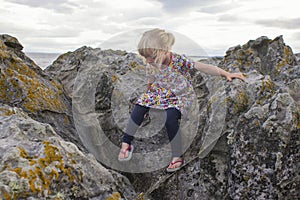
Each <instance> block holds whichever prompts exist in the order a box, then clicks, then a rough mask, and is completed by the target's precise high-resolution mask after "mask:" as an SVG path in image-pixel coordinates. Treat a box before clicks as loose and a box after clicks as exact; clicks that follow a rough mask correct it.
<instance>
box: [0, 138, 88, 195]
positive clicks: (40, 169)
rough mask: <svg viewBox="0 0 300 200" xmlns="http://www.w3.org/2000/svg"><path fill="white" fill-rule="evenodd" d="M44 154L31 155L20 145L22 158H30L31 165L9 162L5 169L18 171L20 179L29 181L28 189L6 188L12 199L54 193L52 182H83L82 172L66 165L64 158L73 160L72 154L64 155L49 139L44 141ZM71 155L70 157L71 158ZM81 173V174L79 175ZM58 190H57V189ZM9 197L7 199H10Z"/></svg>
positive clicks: (6, 192) (70, 165)
mask: <svg viewBox="0 0 300 200" xmlns="http://www.w3.org/2000/svg"><path fill="white" fill-rule="evenodd" d="M43 148H44V150H43V154H41V155H39V156H37V155H29V153H28V152H27V151H26V150H25V149H24V148H23V147H18V149H19V152H20V158H22V159H25V160H28V163H30V165H29V166H18V165H17V166H13V164H12V163H11V164H8V165H7V166H6V167H5V169H6V170H9V171H11V172H14V173H16V174H17V175H18V176H19V177H20V180H26V182H27V183H28V186H27V188H28V191H24V188H26V187H23V188H22V189H19V190H12V188H10V190H9V191H7V190H5V191H3V192H5V193H4V194H6V196H7V197H9V198H10V199H18V198H26V197H28V196H35V195H38V196H48V195H51V194H52V193H53V191H51V184H53V183H57V182H61V181H62V180H64V181H65V180H68V181H69V182H70V183H72V184H73V183H79V182H82V173H81V172H78V171H75V170H74V167H72V165H73V164H74V163H76V162H75V161H73V162H71V164H68V165H66V164H65V162H64V159H66V160H73V158H72V157H71V156H72V154H70V153H68V156H63V155H62V154H61V152H60V150H59V148H58V147H56V146H54V145H52V144H51V143H50V142H49V141H44V142H43ZM69 156H70V158H69ZM78 174H79V175H78ZM56 192H57V191H56ZM9 198H7V199H9Z"/></svg>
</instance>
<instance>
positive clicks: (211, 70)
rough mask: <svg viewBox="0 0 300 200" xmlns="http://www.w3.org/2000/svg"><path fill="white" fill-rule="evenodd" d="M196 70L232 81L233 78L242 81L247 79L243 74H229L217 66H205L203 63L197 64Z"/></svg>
mask: <svg viewBox="0 0 300 200" xmlns="http://www.w3.org/2000/svg"><path fill="white" fill-rule="evenodd" d="M195 68H196V69H197V70H199V71H201V72H203V73H206V74H209V75H213V76H218V75H219V76H223V77H225V78H227V80H229V81H232V79H233V78H239V79H241V80H243V81H244V80H245V77H244V76H243V74H241V73H230V72H227V71H225V70H223V69H221V68H219V67H217V66H214V65H209V64H204V63H201V62H195Z"/></svg>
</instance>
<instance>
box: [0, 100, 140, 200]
mask: <svg viewBox="0 0 300 200" xmlns="http://www.w3.org/2000/svg"><path fill="white" fill-rule="evenodd" d="M0 121H1V124H0V152H1V153H0V160H1V162H0V189H1V193H2V194H1V195H0V197H1V199H26V198H28V199H108V198H110V197H111V196H112V195H113V194H119V195H120V194H123V193H125V194H127V195H133V194H134V190H133V188H132V187H131V186H130V183H129V182H128V180H127V179H126V178H124V177H123V176H121V175H120V174H118V173H115V172H113V171H110V170H108V169H106V168H104V167H103V166H102V165H101V164H100V163H98V162H97V161H96V159H95V158H94V156H92V155H91V154H84V153H83V152H81V151H80V150H79V149H78V147H77V146H76V145H75V144H73V143H71V142H66V141H65V140H63V139H62V138H61V137H60V136H59V135H57V134H56V133H55V131H54V129H53V128H52V127H51V126H50V125H49V124H45V123H41V122H37V121H35V120H33V119H32V118H30V117H29V116H28V115H27V114H26V113H25V112H24V111H22V110H21V109H19V108H16V107H9V106H6V105H2V106H1V107H0ZM130 192H131V193H132V194H131V193H130ZM129 197H130V196H129Z"/></svg>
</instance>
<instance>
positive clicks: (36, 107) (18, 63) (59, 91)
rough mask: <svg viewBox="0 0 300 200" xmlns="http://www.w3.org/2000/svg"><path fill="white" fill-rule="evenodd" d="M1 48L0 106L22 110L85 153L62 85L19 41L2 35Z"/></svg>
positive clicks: (0, 39)
mask: <svg viewBox="0 0 300 200" xmlns="http://www.w3.org/2000/svg"><path fill="white" fill-rule="evenodd" d="M0 47H1V49H0V56H1V60H0V64H1V65H0V68H1V74H0V85H1V91H0V102H1V103H3V104H7V105H10V106H12V107H20V108H22V109H24V111H26V112H27V113H29V115H30V116H31V117H32V118H34V119H36V120H38V121H40V122H45V123H49V124H51V125H53V127H54V128H55V130H56V131H57V133H58V134H59V135H60V136H62V137H63V138H64V139H65V140H68V141H72V142H74V143H75V144H76V145H77V146H79V147H80V148H82V149H84V147H83V145H82V144H81V142H80V140H79V138H78V135H77V133H76V130H75V128H74V125H73V124H74V123H73V122H72V121H73V118H72V111H71V110H72V109H71V103H70V99H69V98H68V97H67V96H66V95H65V92H64V89H63V86H62V85H61V83H60V82H59V81H57V80H56V79H53V78H50V76H49V75H47V74H46V73H45V72H44V71H43V70H42V69H41V68H40V67H39V66H37V65H36V64H35V63H34V62H33V61H32V60H31V59H30V58H28V57H27V56H26V55H25V54H24V53H23V52H22V51H21V50H22V45H21V44H20V43H19V42H18V40H17V39H16V38H14V37H11V36H9V35H2V36H1V37H0Z"/></svg>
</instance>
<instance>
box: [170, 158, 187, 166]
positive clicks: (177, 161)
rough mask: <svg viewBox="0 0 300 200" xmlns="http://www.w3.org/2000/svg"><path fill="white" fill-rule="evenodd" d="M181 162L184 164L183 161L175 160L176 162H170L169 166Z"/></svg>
mask: <svg viewBox="0 0 300 200" xmlns="http://www.w3.org/2000/svg"><path fill="white" fill-rule="evenodd" d="M183 162H184V160H183V159H178V160H176V161H174V162H171V163H170V164H171V165H174V164H176V163H183Z"/></svg>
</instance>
